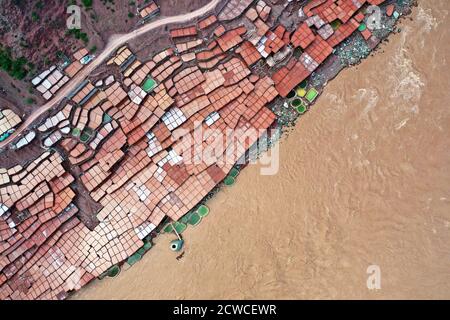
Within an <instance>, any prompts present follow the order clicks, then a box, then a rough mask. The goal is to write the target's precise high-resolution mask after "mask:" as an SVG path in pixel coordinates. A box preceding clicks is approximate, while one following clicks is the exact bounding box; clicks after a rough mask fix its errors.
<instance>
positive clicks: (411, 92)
mask: <svg viewBox="0 0 450 320" xmlns="http://www.w3.org/2000/svg"><path fill="white" fill-rule="evenodd" d="M449 12H450V2H449V1H448V0H433V1H425V0H422V1H419V7H417V8H415V9H414V13H413V15H412V18H413V20H412V21H410V20H409V18H408V19H406V20H404V21H403V22H402V24H401V29H402V32H401V33H399V34H395V35H393V36H392V37H390V41H389V43H387V44H385V45H383V46H382V48H381V49H380V50H379V52H378V53H377V54H376V55H375V56H373V57H371V58H369V59H367V60H366V61H364V62H363V63H362V64H361V65H359V66H358V67H354V68H351V69H349V70H345V71H343V72H342V73H341V74H340V75H339V76H338V77H337V78H336V79H335V80H333V81H332V82H331V83H330V84H329V85H328V86H327V88H326V90H325V93H324V94H323V95H322V96H321V98H320V99H319V101H318V103H317V104H316V105H315V106H314V107H313V109H312V110H311V111H310V112H308V113H307V114H306V115H305V116H303V118H302V119H301V120H300V121H299V122H298V124H297V126H296V128H295V129H294V130H292V131H291V132H290V133H289V135H288V136H287V138H285V139H283V141H282V142H281V148H280V149H281V150H280V152H281V165H280V172H279V173H278V174H277V175H275V176H261V175H260V174H259V168H258V167H257V166H250V167H248V168H247V169H245V170H244V171H243V172H242V173H241V175H240V176H239V177H238V182H237V183H236V185H235V186H233V187H231V188H228V189H225V190H224V191H222V192H221V193H219V194H218V195H217V196H216V197H215V198H214V199H213V200H211V201H210V202H209V206H210V208H211V214H210V215H209V216H208V217H207V218H206V219H205V220H204V221H203V222H202V223H201V224H200V225H199V226H198V227H196V228H192V227H191V228H189V230H188V231H186V233H185V239H186V243H187V244H186V252H185V255H184V257H183V258H182V259H181V260H180V261H177V260H176V259H175V255H174V253H173V252H171V251H170V250H169V248H168V243H169V241H170V240H172V239H173V237H172V236H167V235H166V236H161V237H159V238H158V239H157V243H156V246H155V247H154V248H153V249H152V250H151V251H150V252H149V253H148V254H147V255H146V256H145V257H144V259H143V260H141V261H140V262H139V263H138V264H136V265H135V266H134V267H132V268H131V269H129V270H126V271H123V272H122V274H121V275H120V276H119V277H117V278H115V279H105V280H102V281H95V282H94V283H92V284H91V285H89V286H88V287H87V288H86V289H83V290H82V291H81V293H78V294H77V295H76V296H75V298H79V299H92V298H94V299H113V298H115V299H123V298H137V299H140V298H145V299H165V298H175V299H179V298H186V299H199V298H212V299H216V298H217V299H219V298H225V299H228V298H249V299H256V298H258V299H260V298H263V299H265V298H287V299H291V298H312V299H318V298H343V299H345V298H375V299H376V298H389V299H391V298H447V299H448V298H450V92H449V89H450V68H449V61H447V60H448V59H450V56H449V52H450V28H449V26H450V16H449ZM372 264H376V265H378V266H379V267H380V270H381V289H380V290H378V291H370V290H368V289H367V286H366V279H367V276H368V275H367V273H366V269H367V267H368V266H369V265H372Z"/></svg>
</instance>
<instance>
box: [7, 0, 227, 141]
mask: <svg viewBox="0 0 450 320" xmlns="http://www.w3.org/2000/svg"><path fill="white" fill-rule="evenodd" d="M220 1H221V0H211V2H210V3H208V4H207V5H205V6H204V7H201V8H199V9H197V10H195V11H192V12H190V13H186V14H183V15H178V16H173V17H165V18H160V19H158V20H155V21H153V22H151V23H149V24H146V25H144V26H142V27H140V28H138V29H136V30H134V31H131V32H130V33H127V34H116V35H113V36H111V38H110V39H109V41H108V43H107V45H106V47H105V49H104V50H103V51H102V53H101V54H100V55H99V56H98V57H97V58H95V59H94V60H93V61H92V62H91V63H90V64H88V65H87V66H85V67H84V68H83V69H82V70H81V71H80V72H79V73H78V74H77V75H76V76H75V77H73V78H72V79H71V80H70V81H69V82H68V83H67V84H66V85H65V86H64V87H63V88H62V89H61V90H59V91H58V92H57V94H56V95H55V96H54V97H53V98H52V99H51V100H50V101H48V102H47V103H46V104H44V105H43V106H41V107H40V108H39V109H36V110H35V111H34V112H33V113H32V114H30V116H29V117H28V118H27V119H26V120H25V121H24V122H22V124H21V125H20V126H19V128H17V130H16V131H14V133H12V134H11V135H10V136H9V137H8V138H7V139H5V140H4V141H2V142H0V149H2V148H4V147H5V146H7V145H8V144H9V143H10V142H11V141H13V140H14V139H15V138H16V137H17V136H19V135H20V134H21V133H22V132H23V131H25V130H26V129H27V128H28V127H30V125H31V124H33V122H34V121H36V120H37V119H38V118H39V117H40V116H41V115H42V114H44V113H45V112H47V111H48V110H50V109H51V108H53V107H55V106H57V105H58V104H59V103H60V102H61V101H62V100H63V99H64V98H65V97H66V96H67V95H68V94H69V93H70V92H71V91H72V90H73V89H75V88H76V87H77V86H78V85H79V84H80V83H81V82H82V81H83V80H84V79H86V78H87V77H88V76H89V74H90V73H91V72H92V71H94V70H95V68H97V67H98V66H99V65H100V64H101V63H102V62H104V61H105V60H106V59H107V58H108V57H109V56H110V55H111V54H112V53H113V52H114V51H115V50H117V48H119V47H120V46H122V45H123V44H125V43H126V42H128V41H130V40H133V39H135V38H137V37H139V36H141V35H143V34H145V33H147V32H149V31H151V30H154V29H156V28H159V27H161V26H165V25H168V24H174V23H183V22H187V21H190V20H193V19H195V18H197V17H200V16H202V15H204V14H206V13H207V12H209V11H211V10H213V9H214V8H215V7H216V6H217V4H219V2H220Z"/></svg>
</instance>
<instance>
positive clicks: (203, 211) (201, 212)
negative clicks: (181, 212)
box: [197, 204, 209, 217]
mask: <svg viewBox="0 0 450 320" xmlns="http://www.w3.org/2000/svg"><path fill="white" fill-rule="evenodd" d="M197 212H198V214H199V215H200V216H201V217H206V216H207V215H208V213H209V208H208V207H207V206H205V205H204V204H202V205H201V206H200V207H198V209H197Z"/></svg>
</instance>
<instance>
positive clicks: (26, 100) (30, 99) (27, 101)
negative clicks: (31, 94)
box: [25, 98, 36, 105]
mask: <svg viewBox="0 0 450 320" xmlns="http://www.w3.org/2000/svg"><path fill="white" fill-rule="evenodd" d="M35 102H36V101H35V100H34V99H33V98H26V99H25V103H26V104H28V105H30V104H33V103H35Z"/></svg>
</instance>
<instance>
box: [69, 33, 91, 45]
mask: <svg viewBox="0 0 450 320" xmlns="http://www.w3.org/2000/svg"><path fill="white" fill-rule="evenodd" d="M66 34H68V35H72V36H74V37H75V38H76V39H78V40H82V41H83V42H84V43H85V44H87V43H89V37H88V35H87V33H86V32H82V31H81V30H80V29H71V30H68V31H67V32H66Z"/></svg>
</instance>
